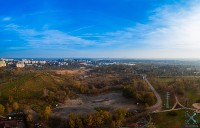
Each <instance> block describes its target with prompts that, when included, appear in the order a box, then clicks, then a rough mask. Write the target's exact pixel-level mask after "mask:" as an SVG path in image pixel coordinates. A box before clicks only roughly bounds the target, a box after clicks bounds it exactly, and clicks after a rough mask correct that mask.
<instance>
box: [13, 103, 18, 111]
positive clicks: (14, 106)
mask: <svg viewBox="0 0 200 128" xmlns="http://www.w3.org/2000/svg"><path fill="white" fill-rule="evenodd" d="M13 109H14V110H15V111H16V110H18V109H19V104H18V103H17V102H14V103H13Z"/></svg>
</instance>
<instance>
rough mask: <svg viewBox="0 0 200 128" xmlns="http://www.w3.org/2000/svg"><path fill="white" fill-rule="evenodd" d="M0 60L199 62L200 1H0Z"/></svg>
mask: <svg viewBox="0 0 200 128" xmlns="http://www.w3.org/2000/svg"><path fill="white" fill-rule="evenodd" d="M0 57H4V58H8V57H12V58H13V57H14V58H16V57H17V58H21V57H29V58H31V57H34V58H35V57H48V58H49V57H53V58H55V57H91V58H93V57H97V58H99V57H100V58H103V57H110V58H164V59H166V58H200V0H1V1H0Z"/></svg>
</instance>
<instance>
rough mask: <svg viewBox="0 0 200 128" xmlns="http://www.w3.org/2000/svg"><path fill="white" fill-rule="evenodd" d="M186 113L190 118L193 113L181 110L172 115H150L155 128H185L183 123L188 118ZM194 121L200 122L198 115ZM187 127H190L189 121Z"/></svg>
mask: <svg viewBox="0 0 200 128" xmlns="http://www.w3.org/2000/svg"><path fill="white" fill-rule="evenodd" d="M186 112H188V113H189V115H190V116H192V115H193V112H194V111H192V110H184V109H182V110H177V111H173V113H172V112H163V113H156V114H152V122H153V123H154V124H155V126H156V128H185V127H187V125H186V123H185V121H186V120H188V119H189V117H188V116H187V115H186ZM194 119H195V120H196V121H198V122H200V116H199V114H198V115H197V116H195V117H194ZM189 125H190V127H191V125H193V122H192V121H190V123H189ZM198 125H199V124H198Z"/></svg>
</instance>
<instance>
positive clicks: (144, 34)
mask: <svg viewBox="0 0 200 128" xmlns="http://www.w3.org/2000/svg"><path fill="white" fill-rule="evenodd" d="M199 34H200V0H195V1H190V2H189V3H187V4H184V5H183V4H182V3H181V4H180V3H179V4H176V5H165V6H162V7H160V8H157V9H155V10H154V11H153V14H152V15H151V16H150V17H149V23H147V24H141V23H138V24H137V25H136V26H134V27H130V28H126V29H124V30H120V31H117V32H112V33H107V36H106V37H105V38H102V42H104V43H108V42H109V43H110V45H114V44H115V45H119V44H120V45H122V46H124V47H129V55H128V56H131V57H135V56H138V57H148V58H162V57H164V58H168V57H169V58H190V57H192V58H199V57H200V50H199V49H200V35H199ZM110 37H111V38H110ZM109 43H108V44H109ZM137 47H139V48H137ZM148 47H149V48H148ZM131 48H132V49H133V50H130V49H131ZM125 53H128V49H126V48H125V49H124V52H123V54H125ZM130 53H132V55H131V54H130Z"/></svg>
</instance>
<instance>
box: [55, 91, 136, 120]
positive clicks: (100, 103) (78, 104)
mask: <svg viewBox="0 0 200 128" xmlns="http://www.w3.org/2000/svg"><path fill="white" fill-rule="evenodd" d="M98 108H105V109H107V110H109V111H113V110H115V109H117V108H125V109H127V110H132V109H138V106H137V105H136V103H135V102H134V101H133V100H131V99H127V98H124V97H123V96H122V93H116V92H111V93H106V94H100V95H98V96H93V97H90V96H84V95H79V98H77V99H74V100H70V99H69V100H66V102H65V103H64V104H62V105H61V106H60V107H58V108H55V109H53V114H52V115H55V116H61V117H63V118H68V115H69V113H79V114H81V115H85V114H88V113H91V112H95V110H96V109H98Z"/></svg>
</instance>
